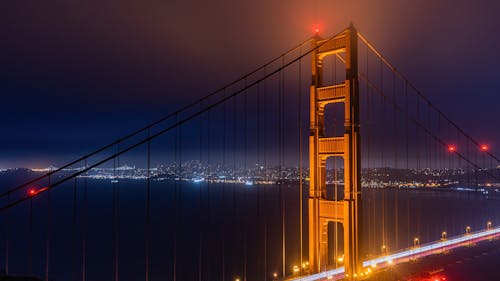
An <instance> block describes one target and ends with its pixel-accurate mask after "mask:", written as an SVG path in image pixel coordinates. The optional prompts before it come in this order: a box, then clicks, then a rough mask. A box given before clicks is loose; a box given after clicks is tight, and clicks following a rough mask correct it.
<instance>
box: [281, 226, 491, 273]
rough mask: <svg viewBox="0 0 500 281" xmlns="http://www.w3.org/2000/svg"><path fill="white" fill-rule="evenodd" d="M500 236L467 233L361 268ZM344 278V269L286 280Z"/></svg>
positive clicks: (485, 231)
mask: <svg viewBox="0 0 500 281" xmlns="http://www.w3.org/2000/svg"><path fill="white" fill-rule="evenodd" d="M497 235H500V227H496V228H491V229H486V230H482V231H478V232H475V233H469V234H465V235H462V236H458V237H454V238H450V239H448V240H444V241H442V240H441V241H438V242H432V243H428V244H424V245H421V246H419V247H415V248H412V249H409V250H404V251H400V252H396V253H394V254H391V255H387V256H383V257H379V258H375V259H372V260H367V261H364V262H363V267H365V268H366V267H372V268H374V267H386V266H389V263H393V264H397V263H401V262H405V261H407V260H408V259H410V258H416V257H424V256H428V255H431V254H434V253H435V251H436V250H441V249H443V248H448V249H449V248H454V247H459V246H461V245H462V244H463V243H465V242H478V241H481V240H485V239H489V238H491V237H492V236H497ZM343 277H344V267H339V268H335V269H332V270H328V271H323V272H320V273H316V274H312V275H308V276H301V277H297V278H293V279H288V280H289V281H316V280H338V279H341V278H343Z"/></svg>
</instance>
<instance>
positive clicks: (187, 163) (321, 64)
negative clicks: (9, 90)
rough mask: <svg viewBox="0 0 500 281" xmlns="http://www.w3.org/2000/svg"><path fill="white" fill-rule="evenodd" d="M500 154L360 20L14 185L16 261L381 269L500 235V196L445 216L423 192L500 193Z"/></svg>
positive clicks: (54, 274) (168, 275)
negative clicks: (422, 87) (493, 202)
mask: <svg viewBox="0 0 500 281" xmlns="http://www.w3.org/2000/svg"><path fill="white" fill-rule="evenodd" d="M311 62H312V63H311ZM311 74H312V75H311ZM311 78H312V79H311ZM127 163H129V164H130V163H134V165H136V166H137V167H142V168H135V167H134V168H132V167H131V166H124V164H127ZM499 164H500V161H499V159H498V158H497V157H496V156H495V155H494V154H493V153H492V152H490V151H489V147H488V145H487V144H482V143H480V142H479V141H477V140H476V139H475V138H474V137H473V136H471V135H469V134H467V132H466V130H465V129H463V128H461V127H460V126H459V125H458V124H456V123H455V122H453V121H452V120H451V119H450V118H448V117H447V115H445V113H444V111H442V110H440V109H438V108H437V107H436V106H435V105H434V104H433V103H432V102H431V101H430V100H429V99H428V98H427V97H426V96H425V95H424V94H423V93H421V92H420V91H419V90H418V89H417V87H416V86H414V84H412V83H411V81H410V80H409V79H408V78H407V77H406V76H405V75H403V74H402V73H401V72H399V71H398V70H397V69H396V67H394V66H393V65H392V64H391V63H390V62H389V60H388V59H387V58H386V57H384V56H383V55H382V53H381V52H379V51H378V50H377V49H376V48H375V47H374V46H373V44H371V43H370V42H369V41H368V40H367V39H366V37H365V36H363V35H362V34H361V33H359V32H358V31H357V30H356V29H355V28H354V27H353V26H352V25H351V26H350V27H349V28H347V29H345V30H343V31H342V32H340V33H338V34H336V35H334V36H332V37H329V38H321V37H320V36H319V34H316V35H315V36H313V37H311V38H308V39H307V40H305V41H304V42H301V43H300V44H298V45H297V46H295V47H294V48H292V49H290V50H288V51H286V52H284V53H283V54H281V55H280V56H278V57H277V58H275V59H272V60H270V61H269V62H267V63H265V64H263V65H262V66H260V67H258V68H256V69H255V70H254V71H251V72H249V73H247V74H245V75H244V76H242V77H241V78H239V79H237V80H235V81H233V82H231V83H229V84H227V85H225V86H223V87H221V88H220V89H218V90H216V91H214V92H212V93H210V94H208V95H206V96H204V97H201V98H199V99H198V100H196V101H193V102H192V103H190V104H188V105H186V106H184V107H182V108H180V109H179V110H177V111H175V112H172V113H170V114H168V115H166V116H164V117H162V118H160V119H158V120H156V121H154V122H152V123H150V124H147V125H146V126H144V127H142V128H140V129H138V130H136V131H133V132H131V133H130V134H128V135H126V136H123V137H121V138H119V139H117V140H116V141H114V142H112V143H109V144H107V145H105V146H103V147H101V148H99V149H97V150H95V151H93V152H90V153H88V154H86V155H84V156H82V157H79V158H77V159H75V160H74V161H71V162H69V163H66V164H64V165H62V166H60V167H58V168H55V167H54V168H53V169H49V170H47V171H46V172H45V173H43V174H42V175H39V174H36V175H35V176H31V179H29V180H27V181H26V182H24V183H22V184H19V185H17V186H15V187H11V188H8V189H5V190H3V191H2V193H1V194H0V197H1V202H2V205H1V207H0V208H1V215H2V228H3V234H2V235H3V236H2V241H4V243H3V244H2V246H1V247H2V248H1V249H2V250H3V252H4V255H3V257H2V259H1V262H2V264H3V271H4V274H5V275H24V276H37V277H39V278H43V279H44V280H56V279H64V280H66V279H68V280H69V279H71V280H82V281H85V280H98V279H106V280H138V279H144V280H146V281H149V280H245V281H246V280H285V279H286V280H289V279H290V280H329V279H335V280H337V279H345V280H360V279H369V278H370V276H371V275H372V274H375V273H376V272H377V271H378V270H381V268H384V267H388V266H393V265H394V264H397V263H401V262H408V261H409V260H411V259H414V258H417V257H418V258H423V257H424V256H426V255H429V254H435V253H436V252H439V251H443V249H451V248H453V247H457V246H460V245H463V244H464V243H472V242H477V241H479V240H485V239H492V237H496V236H497V235H498V233H499V232H500V229H499V228H496V227H494V226H493V224H494V222H495V221H496V220H497V217H498V210H496V209H493V208H491V209H489V208H488V207H487V206H484V204H482V203H480V202H479V203H477V202H476V204H477V206H478V207H477V209H480V213H481V214H482V216H481V217H474V216H472V214H463V215H464V218H463V220H469V221H470V222H469V223H468V224H467V226H466V227H465V228H464V226H463V223H462V222H459V221H457V220H455V221H454V219H453V217H454V216H455V215H456V213H455V212H456V211H457V209H454V208H452V207H450V209H451V210H450V211H448V212H446V211H443V210H441V211H442V214H441V217H439V219H440V220H441V222H442V223H443V225H441V226H433V227H432V228H431V227H429V226H426V225H425V220H426V217H425V216H424V213H425V212H424V210H423V206H424V204H425V203H422V201H424V202H425V200H428V198H424V199H417V198H418V196H419V195H422V194H421V193H419V191H422V190H423V191H425V192H430V193H432V194H435V192H462V191H465V192H467V194H474V196H476V195H477V194H479V195H480V196H485V197H487V196H495V193H498V192H499V178H500V175H499ZM383 190H392V191H393V192H392V193H385V192H382V191H383ZM403 193H404V194H407V195H402V194H403ZM423 196H425V194H424V195H423ZM412 204H414V205H417V206H415V207H414V209H411V208H410V207H409V206H410V205H412ZM481 205H483V206H481ZM435 213H436V216H439V212H438V210H436V212H435ZM415 217H416V218H417V219H416V220H415V221H414V218H415ZM471 226H472V227H471ZM436 227H441V228H442V231H439V232H437V233H434V234H433V233H431V232H432V231H431V230H430V229H434V228H436ZM481 227H482V228H484V230H480V231H472V230H471V228H472V229H480V228H481ZM436 238H437V239H439V238H441V239H440V240H438V241H435V240H437V239H436ZM421 241H422V243H421Z"/></svg>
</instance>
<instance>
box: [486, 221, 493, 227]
mask: <svg viewBox="0 0 500 281" xmlns="http://www.w3.org/2000/svg"><path fill="white" fill-rule="evenodd" d="M492 225H493V224H492V223H491V221H489V222H487V223H486V229H491V227H492Z"/></svg>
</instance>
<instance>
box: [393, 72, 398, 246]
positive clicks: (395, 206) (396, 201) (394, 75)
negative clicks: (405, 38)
mask: <svg viewBox="0 0 500 281" xmlns="http://www.w3.org/2000/svg"><path fill="white" fill-rule="evenodd" d="M392 100H393V102H394V103H397V100H396V74H394V72H393V74H392ZM392 110H393V111H392V112H393V115H392V126H393V127H392V130H393V134H392V149H394V167H393V169H394V171H396V173H397V171H398V148H399V145H398V144H397V141H396V138H397V123H396V108H395V107H393V108H392ZM393 175H394V176H395V175H396V174H393ZM395 183H396V180H394V181H393V187H395ZM395 190H396V191H395V194H394V230H395V231H394V232H395V233H394V245H395V248H394V250H399V245H398V244H399V223H398V221H399V218H398V215H399V209H398V193H399V192H398V190H397V189H395Z"/></svg>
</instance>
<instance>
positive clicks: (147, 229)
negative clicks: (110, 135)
mask: <svg viewBox="0 0 500 281" xmlns="http://www.w3.org/2000/svg"><path fill="white" fill-rule="evenodd" d="M148 138H149V129H148ZM147 169H148V170H147V180H146V224H145V227H144V228H145V229H144V234H145V241H144V242H145V259H146V266H145V280H146V281H149V273H150V249H149V248H150V228H151V141H150V140H148V143H147Z"/></svg>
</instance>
